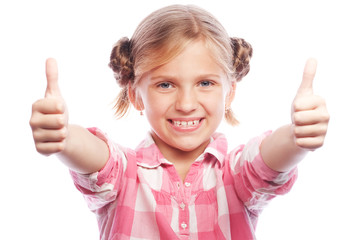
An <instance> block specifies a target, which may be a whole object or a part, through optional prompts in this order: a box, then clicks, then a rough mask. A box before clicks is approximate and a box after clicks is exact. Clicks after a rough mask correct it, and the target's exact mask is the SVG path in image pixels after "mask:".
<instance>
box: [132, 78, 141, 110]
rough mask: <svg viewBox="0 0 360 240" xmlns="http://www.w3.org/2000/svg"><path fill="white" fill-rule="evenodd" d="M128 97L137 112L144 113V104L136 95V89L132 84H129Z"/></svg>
mask: <svg viewBox="0 0 360 240" xmlns="http://www.w3.org/2000/svg"><path fill="white" fill-rule="evenodd" d="M128 96H129V100H130V102H131V104H132V105H133V106H134V107H135V109H136V110H138V111H142V110H144V104H143V102H142V100H141V98H139V97H138V96H137V94H136V91H135V89H134V88H133V87H132V85H131V83H130V82H129V85H128Z"/></svg>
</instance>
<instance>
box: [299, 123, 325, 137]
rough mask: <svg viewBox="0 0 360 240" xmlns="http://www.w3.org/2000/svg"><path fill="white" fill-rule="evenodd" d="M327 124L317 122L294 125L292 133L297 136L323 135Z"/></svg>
mask: <svg viewBox="0 0 360 240" xmlns="http://www.w3.org/2000/svg"><path fill="white" fill-rule="evenodd" d="M326 132H327V124H323V123H318V124H313V125H305V126H294V135H295V137H297V138H307V137H317V136H325V135H326Z"/></svg>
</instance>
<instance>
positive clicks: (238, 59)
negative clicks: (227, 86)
mask: <svg viewBox="0 0 360 240" xmlns="http://www.w3.org/2000/svg"><path fill="white" fill-rule="evenodd" d="M231 46H232V49H233V67H234V74H235V79H236V81H237V82H239V81H240V80H241V79H242V78H243V77H245V76H246V75H247V74H248V73H249V71H250V59H251V57H252V54H253V49H252V47H251V45H250V44H249V43H248V42H246V41H245V40H244V39H242V38H231Z"/></svg>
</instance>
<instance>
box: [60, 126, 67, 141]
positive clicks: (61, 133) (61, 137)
mask: <svg viewBox="0 0 360 240" xmlns="http://www.w3.org/2000/svg"><path fill="white" fill-rule="evenodd" d="M59 137H60V139H61V140H64V139H66V137H67V129H66V128H62V129H61V130H60V132H59Z"/></svg>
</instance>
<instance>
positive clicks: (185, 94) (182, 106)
mask: <svg viewBox="0 0 360 240" xmlns="http://www.w3.org/2000/svg"><path fill="white" fill-rule="evenodd" d="M198 104H199V103H198V97H197V94H196V91H195V90H194V89H181V90H179V91H178V94H177V100H176V103H175V109H176V110H177V111H181V112H184V113H190V112H192V111H194V110H196V108H197V107H198Z"/></svg>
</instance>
